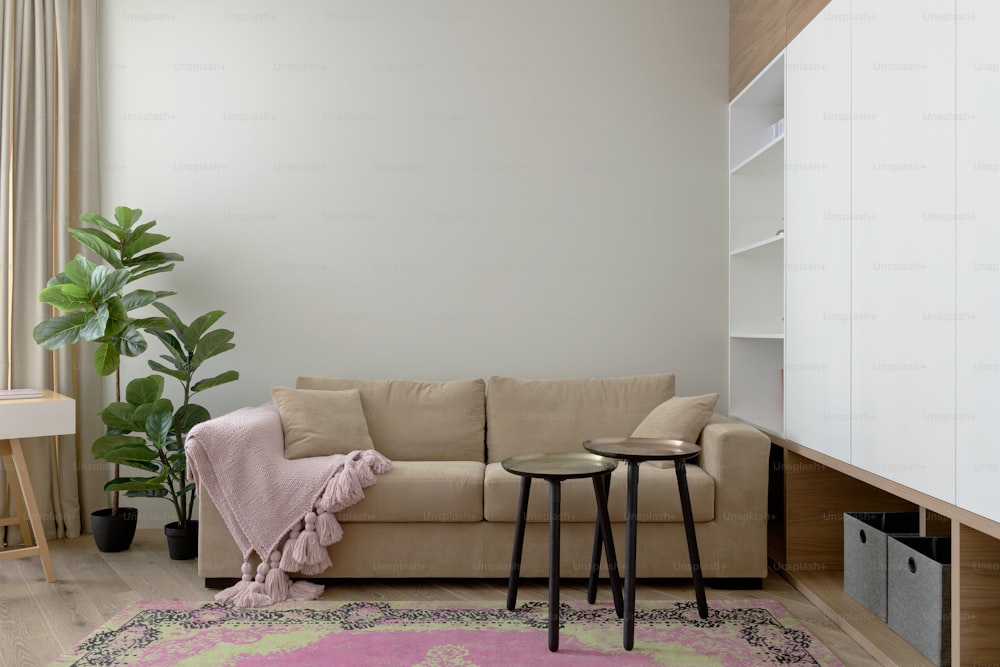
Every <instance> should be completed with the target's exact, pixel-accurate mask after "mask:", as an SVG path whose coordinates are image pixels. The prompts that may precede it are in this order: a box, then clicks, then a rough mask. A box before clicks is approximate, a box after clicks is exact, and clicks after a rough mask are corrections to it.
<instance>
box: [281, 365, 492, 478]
mask: <svg viewBox="0 0 1000 667" xmlns="http://www.w3.org/2000/svg"><path fill="white" fill-rule="evenodd" d="M295 386H296V387H297V388H298V389H326V390H341V389H358V390H360V391H361V407H362V408H363V409H364V411H365V419H366V420H367V421H368V433H369V434H370V435H371V438H372V443H373V444H374V445H375V449H376V450H378V451H379V452H380V453H382V454H384V455H385V456H387V457H388V458H389V459H391V460H396V461H479V462H480V463H481V462H482V461H483V456H484V455H483V443H484V441H485V435H484V432H485V430H486V410H485V400H486V383H485V382H483V380H482V378H474V379H469V380H449V381H445V382H420V381H416V380H358V379H352V378H320V377H300V378H298V380H296V382H295Z"/></svg>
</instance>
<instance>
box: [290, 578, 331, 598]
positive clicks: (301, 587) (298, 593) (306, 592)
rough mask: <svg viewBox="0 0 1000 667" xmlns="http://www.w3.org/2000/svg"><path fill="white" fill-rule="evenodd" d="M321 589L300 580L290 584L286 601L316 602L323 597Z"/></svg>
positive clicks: (319, 586) (318, 586) (316, 585)
mask: <svg viewBox="0 0 1000 667" xmlns="http://www.w3.org/2000/svg"><path fill="white" fill-rule="evenodd" d="M323 590H324V589H323V587H322V586H321V585H319V584H314V583H312V582H309V581H305V580H303V579H300V580H299V581H296V582H295V583H293V584H292V586H291V588H289V590H288V599H289V600H293V601H295V602H306V601H308V600H316V599H318V598H319V596H321V595H323Z"/></svg>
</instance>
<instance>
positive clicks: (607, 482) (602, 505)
mask: <svg viewBox="0 0 1000 667" xmlns="http://www.w3.org/2000/svg"><path fill="white" fill-rule="evenodd" d="M593 479H594V495H596V496H597V526H598V528H599V531H598V535H601V536H602V539H601V542H603V543H604V551H605V554H606V555H607V557H608V579H609V580H610V582H611V596H612V598H613V599H614V601H615V613H616V614H617V615H618V618H622V616H623V615H624V610H623V608H622V607H623V605H624V603H623V600H622V580H621V577H620V576H619V574H618V556H617V555H616V554H615V539H614V536H613V535H612V534H611V517H609V516H608V489H609V488H610V487H611V475H610V474H608V475H604V476H603V479H597V478H596V477H594V478H593ZM594 546H595V548H596V551H595V554H594V560H593V563H592V564H591V568H592V569H591V583H592V584H593V586H594V588H595V589H596V588H597V585H596V580H597V573H598V571H599V570H600V567H601V552H600V548H599V547H600V542H596V538H595V545H594Z"/></svg>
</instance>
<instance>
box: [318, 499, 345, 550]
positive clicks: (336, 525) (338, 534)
mask: <svg viewBox="0 0 1000 667" xmlns="http://www.w3.org/2000/svg"><path fill="white" fill-rule="evenodd" d="M320 505H322V502H321V501H319V500H317V501H316V509H315V510H313V511H315V512H316V535H317V537H319V543H320V545H321V546H324V547H328V546H330V545H331V544H336V543H337V542H339V541H340V540H341V539H343V537H344V529H343V528H341V527H340V522H339V521H337V517H335V516H333V513H331V512H327V511H325V508H322V507H320Z"/></svg>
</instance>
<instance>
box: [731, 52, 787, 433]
mask: <svg viewBox="0 0 1000 667" xmlns="http://www.w3.org/2000/svg"><path fill="white" fill-rule="evenodd" d="M784 116H785V56H784V53H782V54H780V55H779V56H778V57H777V58H775V59H774V60H773V61H772V62H771V63H770V64H769V65H768V66H767V67H766V68H765V69H764V71H763V72H761V73H760V74H759V75H758V76H757V77H756V78H755V79H754V80H753V81H751V82H750V84H749V85H748V86H747V87H746V88H745V89H744V90H743V91H742V92H741V93H740V94H739V95H737V96H736V98H735V99H734V100H733V101H732V102H731V103H730V105H729V165H730V171H729V248H730V251H729V397H730V398H729V412H730V414H731V415H733V416H734V417H739V418H740V419H744V420H746V421H748V422H750V423H752V424H756V425H758V426H760V427H762V428H766V429H768V430H770V431H774V432H776V433H782V432H783V431H784V410H783V406H782V404H783V395H782V393H783V382H784V378H783V374H784V370H783V369H784V337H785V278H784V267H785V259H784V258H785V137H784V133H783V131H782V132H777V133H776V132H774V130H773V127H774V126H775V124H776V123H778V122H779V121H783V119H784Z"/></svg>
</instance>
